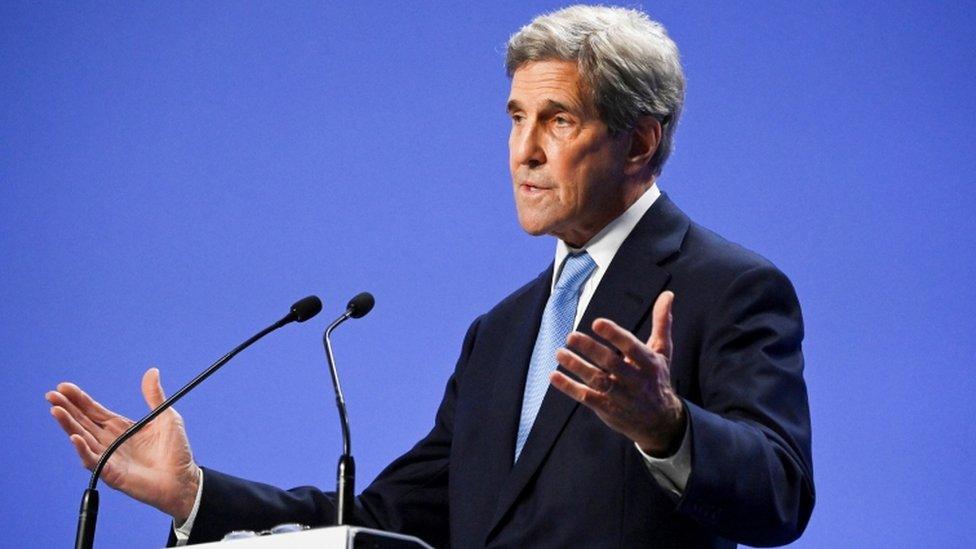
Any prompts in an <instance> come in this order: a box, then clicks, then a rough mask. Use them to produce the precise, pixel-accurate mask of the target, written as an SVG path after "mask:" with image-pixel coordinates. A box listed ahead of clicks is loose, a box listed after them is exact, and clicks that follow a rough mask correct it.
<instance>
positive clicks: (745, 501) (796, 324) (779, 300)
mask: <svg viewBox="0 0 976 549" xmlns="http://www.w3.org/2000/svg"><path fill="white" fill-rule="evenodd" d="M802 339H803V321H802V317H801V314H800V306H799V302H798V301H797V298H796V294H795V292H794V290H793V287H792V285H791V284H790V282H789V280H788V279H787V278H786V277H785V276H784V275H783V274H782V273H781V272H780V271H778V270H777V269H775V268H774V267H772V266H768V265H766V266H760V267H756V268H753V269H751V270H748V271H746V272H744V273H742V274H741V275H739V276H737V277H736V278H735V279H734V280H733V282H732V283H731V284H730V285H729V287H728V288H727V289H726V290H725V292H724V294H723V296H722V298H721V299H720V300H719V302H718V303H717V304H716V307H715V308H714V309H713V312H712V313H711V318H710V319H709V321H708V322H707V326H706V327H705V337H704V339H703V343H702V347H701V354H700V356H699V380H698V381H699V386H700V388H701V405H696V404H694V403H692V402H689V401H687V400H686V401H685V406H686V410H687V412H688V418H689V421H690V425H691V440H692V467H691V476H690V477H689V478H688V484H687V486H686V487H685V493H684V495H683V497H682V498H681V500H680V502H679V505H678V509H679V511H681V512H683V513H685V514H687V515H690V516H692V517H694V518H695V519H696V520H698V521H699V522H701V523H704V524H707V525H709V526H710V527H712V528H714V529H715V531H716V532H717V533H718V534H719V535H721V536H723V537H726V538H728V539H732V540H735V541H737V542H740V543H746V544H749V545H755V546H769V545H780V544H785V543H789V542H790V541H793V540H795V539H796V538H798V537H799V536H800V534H801V533H803V530H804V528H805V527H806V524H807V521H808V520H809V518H810V513H811V511H812V510H813V505H814V488H813V470H812V460H811V450H810V413H809V406H808V403H807V392H806V385H805V383H804V381H803V355H802V351H801V341H802Z"/></svg>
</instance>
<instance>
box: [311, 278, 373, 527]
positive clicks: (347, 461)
mask: <svg viewBox="0 0 976 549" xmlns="http://www.w3.org/2000/svg"><path fill="white" fill-rule="evenodd" d="M375 304H376V300H375V299H373V294H371V293H369V292H362V293H360V294H357V295H356V297H353V298H352V299H350V300H349V304H348V305H346V311H345V312H344V313H342V314H341V315H340V316H339V318H337V319H335V321H334V322H332V324H329V327H328V328H326V329H325V333H324V334H322V343H323V344H324V345H325V358H326V359H327V360H328V361H329V374H331V376H332V387H333V388H334V389H335V399H336V408H338V409H339V423H340V425H341V426H342V455H341V456H339V467H338V470H337V471H336V526H344V525H347V524H349V519H350V517H351V509H352V508H353V506H354V503H353V502H354V498H355V497H356V489H355V485H356V462H355V461H354V460H353V458H352V449H351V448H352V442H351V440H350V436H349V418H348V416H347V415H346V399H345V397H344V396H342V387H340V386H339V373H338V371H336V366H335V357H334V356H333V354H332V340H331V339H330V338H331V336H332V332H333V331H334V330H335V329H336V328H337V327H339V325H340V324H342V323H343V322H345V321H347V320H349V319H350V318H362V317H364V316H366V313H368V312H370V311H372V310H373V305H375Z"/></svg>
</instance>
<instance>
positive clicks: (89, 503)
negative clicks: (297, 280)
mask: <svg viewBox="0 0 976 549" xmlns="http://www.w3.org/2000/svg"><path fill="white" fill-rule="evenodd" d="M356 297H357V298H358V297H359V296H356ZM370 307H372V305H370ZM321 310H322V301H321V300H320V299H319V298H318V297H316V296H314V295H310V296H308V297H304V298H302V299H299V300H298V301H296V302H295V304H294V305H292V306H291V309H290V310H289V311H288V314H286V315H285V316H283V317H282V318H281V319H280V320H278V321H277V322H275V323H274V324H272V325H270V326H268V327H267V328H265V329H263V330H261V331H260V332H258V333H257V334H255V335H253V336H251V338H250V339H248V340H247V341H245V342H244V343H241V344H240V345H238V346H237V347H234V349H233V350H231V351H230V352H229V353H227V354H226V355H224V356H222V357H220V358H219V359H217V362H214V363H213V364H211V365H210V367H209V368H207V369H206V370H204V371H203V372H201V373H200V374H199V375H197V377H195V378H193V379H192V380H190V382H189V383H187V384H186V385H184V386H183V388H181V389H180V390H179V391H176V392H175V393H173V395H172V396H170V397H169V398H167V399H166V400H165V401H163V403H162V404H160V405H159V406H157V407H156V408H155V409H154V410H153V411H151V412H149V413H148V414H147V415H146V417H144V418H142V419H140V420H139V421H137V422H136V423H133V424H132V426H131V427H129V428H128V429H126V430H125V432H124V433H122V434H121V435H119V436H118V438H116V439H115V440H114V441H113V442H112V444H110V445H109V446H108V448H106V449H105V451H104V452H103V453H102V456H101V457H100V458H99V459H98V463H97V464H96V465H95V468H94V469H92V476H91V480H90V481H89V482H88V489H86V490H85V494H84V495H83V496H82V498H81V511H80V513H79V515H78V531H77V532H76V534H75V549H91V547H92V544H93V543H94V541H95V523H96V521H97V520H98V490H96V489H95V485H96V484H98V477H99V476H101V474H102V469H104V468H105V464H106V463H107V462H108V458H109V457H111V456H112V454H113V453H115V451H116V450H118V449H119V446H122V444H123V443H124V442H125V441H126V440H128V439H129V438H130V437H131V436H132V435H134V434H136V433H137V432H138V431H139V430H140V429H142V428H143V427H145V426H146V424H148V423H149V422H150V421H152V420H154V419H156V417H157V416H159V414H161V413H163V412H164V411H166V409H167V408H169V407H170V406H172V405H173V404H175V403H176V401H178V400H179V399H181V398H183V396H184V395H186V394H187V393H188V392H190V391H191V390H192V389H193V388H194V387H196V386H197V385H199V384H201V383H203V380H205V379H207V378H208V377H210V376H211V374H213V373H214V372H216V371H217V370H218V369H219V368H220V367H221V366H223V365H224V364H226V363H227V362H228V361H230V359H232V358H234V356H235V355H237V353H239V352H241V351H243V350H244V349H246V348H248V347H250V346H251V344H252V343H254V342H255V341H257V340H259V339H261V338H262V337H264V336H266V335H268V334H269V333H271V332H273V331H275V330H277V329H278V328H281V327H282V326H284V325H286V324H290V323H292V322H305V321H306V320H308V319H310V318H312V317H313V316H315V315H317V314H318V313H319V311H321ZM367 312H368V309H367ZM363 314H366V313H363Z"/></svg>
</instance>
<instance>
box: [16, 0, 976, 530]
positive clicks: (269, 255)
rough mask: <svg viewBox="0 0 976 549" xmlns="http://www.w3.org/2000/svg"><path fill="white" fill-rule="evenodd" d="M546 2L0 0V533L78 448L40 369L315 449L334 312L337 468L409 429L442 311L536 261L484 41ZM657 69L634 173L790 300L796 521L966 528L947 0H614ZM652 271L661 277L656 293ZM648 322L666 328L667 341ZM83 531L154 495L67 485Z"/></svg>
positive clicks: (44, 513)
mask: <svg viewBox="0 0 976 549" xmlns="http://www.w3.org/2000/svg"><path fill="white" fill-rule="evenodd" d="M561 5H562V4H559V3H555V2H531V1H524V0H523V1H518V2H516V1H506V2H491V3H471V4H461V3H447V2H444V3H440V2H430V3H410V4H408V5H397V4H393V3H389V4H386V3H372V2H358V3H355V6H353V3H345V2H332V3H326V2H313V3H296V2H287V3H278V2H268V3H236V2H213V3H190V2H177V3H145V2H140V3H121V2H120V3H97V4H93V5H81V4H79V3H54V2H51V3H48V2H43V3H42V2H19V1H10V0H8V1H4V2H2V3H0V322H2V325H0V326H2V330H0V368H2V369H0V376H2V379H0V387H2V391H3V403H4V404H3V413H2V414H0V432H2V433H3V434H4V437H5V439H6V440H5V441H4V443H3V444H0V458H2V466H3V468H4V470H5V473H4V475H3V480H2V483H3V486H2V491H0V493H2V496H0V509H2V511H0V512H2V516H3V517H4V526H5V532H4V535H3V536H2V540H3V541H0V545H3V546H11V547H13V546H21V545H22V544H24V543H26V541H27V540H31V542H32V543H33V545H35V546H38V547H57V546H60V547H63V546H67V545H69V544H70V543H71V540H72V539H73V536H74V528H75V521H76V516H77V514H76V513H77V507H78V502H79V499H80V496H81V493H82V491H83V489H84V485H85V483H86V481H87V477H88V475H87V473H86V471H84V470H83V469H82V468H81V467H80V465H79V463H78V459H77V457H76V455H75V454H74V451H73V450H72V448H71V447H70V445H69V444H68V442H67V440H66V437H65V436H64V435H63V433H62V432H61V430H60V429H59V428H58V427H57V425H56V424H55V422H54V421H53V420H52V418H51V417H50V416H49V413H48V406H47V404H46V403H45V402H44V400H43V394H44V392H45V391H47V390H49V389H52V388H53V387H54V386H55V385H56V384H57V383H58V382H60V381H62V380H73V381H75V382H77V383H78V384H79V385H81V386H82V387H84V388H86V389H89V390H90V392H92V393H93V394H94V395H95V396H96V398H98V399H99V400H100V401H102V402H103V403H105V404H106V405H109V406H111V407H113V408H114V409H116V410H118V411H120V412H122V413H124V414H126V415H128V416H130V417H138V416H141V415H142V414H143V413H144V412H145V410H146V406H145V404H144V402H143V401H142V398H141V396H140V394H139V390H138V387H139V380H140V377H141V375H142V372H143V371H144V370H145V369H146V368H147V367H148V366H150V365H155V366H158V367H160V368H161V370H162V374H163V382H164V385H165V386H166V387H167V388H168V389H169V390H170V391H172V390H174V389H175V388H177V387H178V386H179V385H182V384H183V383H184V382H186V381H187V380H189V379H190V378H191V377H192V376H193V375H194V374H195V373H196V372H197V371H199V370H200V369H202V368H203V367H205V366H206V365H207V364H209V363H210V362H211V361H213V360H214V359H215V358H217V357H218V356H220V355H221V354H223V353H224V352H225V351H226V350H227V349H229V348H230V347H232V346H234V345H236V344H237V343H238V342H239V341H241V340H243V339H244V338H246V337H247V336H249V335H250V334H251V333H253V332H255V331H257V330H258V329H260V328H261V327H263V326H264V325H266V324H268V323H270V322H271V321H273V320H275V319H277V318H278V317H279V316H280V315H282V314H284V312H285V311H286V308H287V306H288V305H289V304H291V303H292V302H293V301H294V300H295V299H297V298H299V297H301V296H303V295H306V294H309V293H317V294H319V295H321V296H322V297H323V299H324V301H325V303H326V308H325V312H324V313H323V315H322V317H321V318H316V319H315V320H313V321H311V322H309V323H307V324H302V325H293V326H289V327H288V328H286V329H284V330H282V331H281V332H280V333H278V334H275V335H274V336H272V337H270V338H268V339H266V340H264V341H262V342H261V343H259V344H258V345H257V346H255V347H254V348H252V349H250V350H248V351H247V352H245V353H244V354H243V355H241V356H240V357H239V358H238V359H236V360H235V361H234V362H232V363H231V364H229V365H228V366H227V367H226V368H225V369H224V370H222V371H221V372H220V373H219V374H217V375H216V376H215V377H214V378H212V379H211V380H210V381H208V382H207V383H206V384H205V385H203V386H201V387H200V388H199V389H198V390H197V391H196V392H195V393H193V394H192V395H190V396H189V397H188V398H187V399H186V400H185V401H184V402H183V403H181V404H180V405H179V407H178V408H179V410H180V412H181V413H182V414H183V416H184V418H185V419H186V422H187V425H188V429H189V434H190V437H191V441H192V444H193V450H194V452H195V455H196V457H197V459H198V460H199V461H200V462H201V463H202V464H204V465H208V466H212V467H215V468H218V469H222V470H225V471H228V472H232V473H235V474H238V475H240V476H244V477H249V478H253V479H259V480H264V481H266V482H270V483H273V484H277V485H281V486H286V487H288V486H295V485H300V484H314V485H318V486H322V487H329V486H331V485H332V483H333V482H334V474H335V473H334V467H335V459H336V456H337V455H338V453H339V450H340V444H339V429H338V426H337V419H336V413H335V410H334V406H333V400H332V397H331V396H330V391H331V389H330V387H329V381H328V375H327V372H326V368H325V361H324V356H323V351H322V348H321V343H320V336H321V331H322V329H323V328H324V326H325V324H326V322H327V318H326V317H330V318H331V317H334V316H335V315H337V314H338V313H339V312H340V311H341V310H342V308H343V307H344V304H345V302H346V300H347V299H348V298H349V297H350V296H352V295H353V294H355V293H357V292H359V291H361V290H369V291H371V292H373V293H374V294H375V295H376V298H377V306H376V309H375V310H374V312H373V313H372V314H370V315H369V316H368V317H366V318H364V319H362V320H359V321H355V322H350V323H349V324H348V325H346V326H344V327H343V328H342V329H341V331H340V332H337V334H336V336H335V344H336V346H337V358H338V361H339V366H340V369H341V373H342V375H343V379H344V382H345V389H346V396H347V399H348V401H349V412H350V417H351V420H352V426H353V434H354V440H353V443H354V449H355V452H356V455H357V457H358V461H359V469H360V470H359V485H360V487H363V486H365V485H366V483H368V482H369V481H370V480H371V479H372V478H373V477H374V476H375V475H376V474H377V473H378V472H379V471H380V469H381V468H382V467H383V466H384V465H385V464H387V463H388V462H389V461H391V460H392V459H393V458H394V457H396V456H397V455H399V454H400V453H402V452H403V451H405V450H406V449H407V448H409V447H410V446H411V445H412V444H413V443H414V442H415V441H416V440H417V439H418V438H420V437H421V436H422V435H423V434H425V433H426V431H427V430H428V429H429V428H430V426H431V425H432V422H433V414H434V410H435V408H436V406H437V404H438V402H439V400H440V397H441V393H442V390H443V385H444V382H445V381H446V379H447V377H448V376H449V374H450V372H451V370H452V368H453V365H454V360H455V358H456V356H457V353H458V351H459V348H460V343H461V338H462V335H463V333H464V331H465V329H466V328H467V326H468V324H469V323H470V321H471V320H472V319H474V317H475V316H477V315H478V314H480V313H481V312H483V311H485V310H486V309H487V308H489V307H490V306H491V305H493V304H494V303H495V302H496V301H498V300H499V299H500V298H502V297H503V296H505V295H507V294H508V293H509V292H510V291H511V290H513V289H514V288H516V287H518V286H520V285H521V284H522V283H523V282H524V281H526V280H528V279H529V278H530V277H532V276H534V275H535V274H537V273H538V272H539V271H541V270H542V269H543V268H545V266H546V265H547V264H548V262H549V261H550V260H551V254H552V250H553V245H554V244H553V240H552V239H551V238H548V237H543V238H532V237H529V236H527V235H525V234H524V233H523V232H522V231H521V230H520V228H519V227H518V224H517V222H516V218H515V214H514V207H513V201H512V198H511V189H510V181H509V176H508V169H507V146H506V142H507V132H508V126H509V122H508V120H507V117H506V115H505V112H504V104H505V99H506V96H507V92H508V85H509V82H508V79H507V78H506V77H505V74H504V70H503V67H502V65H503V52H504V43H505V40H506V39H507V37H508V36H509V34H510V33H512V32H514V31H515V30H517V29H518V27H519V26H521V25H523V24H525V23H527V22H528V21H529V20H530V19H531V18H532V17H533V16H534V15H536V14H538V13H540V12H542V11H548V10H551V9H554V8H557V7H560V6H561ZM644 8H646V9H647V10H648V11H649V12H650V13H651V15H652V16H653V17H655V18H656V19H659V20H660V21H662V22H663V23H664V24H665V25H666V26H667V27H668V29H669V31H670V33H671V35H672V36H673V37H674V39H675V40H676V41H677V43H678V45H679V47H680V48H681V51H682V55H683V60H684V65H685V70H686V72H687V79H688V93H687V103H686V108H685V112H684V117H683V118H682V120H681V123H680V126H679V129H678V134H677V142H676V151H675V153H674V156H673V157H672V159H671V161H670V162H669V163H668V165H667V166H666V168H665V171H664V174H663V176H662V178H661V180H660V187H661V188H662V189H663V190H664V191H666V192H668V193H669V194H670V195H671V196H672V198H673V199H674V200H675V201H676V202H677V203H678V204H679V205H680V206H681V207H682V208H683V209H685V211H686V212H688V213H689V214H690V215H691V216H692V217H693V218H694V219H696V220H697V221H699V222H701V223H702V224H704V225H706V226H708V227H710V228H712V229H714V230H716V231H718V232H719V233H721V234H723V235H725V236H726V237H728V238H730V239H732V240H735V241H737V242H740V243H742V244H744V245H746V246H747V247H750V248H752V249H754V250H756V251H758V252H760V253H762V254H763V255H765V256H767V257H768V258H770V259H771V260H772V261H774V262H775V263H776V264H777V265H779V266H780V268H782V269H783V270H784V271H785V272H786V273H787V274H788V275H789V276H790V277H791V278H792V280H793V281H794V283H795V285H796V288H797V291H798V293H799V295H800V299H801V302H802V304H803V307H804V313H805V317H806V322H807V337H806V341H805V352H806V357H807V381H808V383H809V391H810V400H811V406H812V414H813V426H814V456H815V457H814V466H815V473H816V483H817V492H818V493H817V500H818V501H817V507H816V509H815V511H814V514H813V518H812V521H811V523H810V526H809V528H808V531H807V533H806V535H805V536H804V537H803V538H801V540H800V541H799V542H797V543H796V544H795V546H797V547H838V546H847V547H921V546H931V547H964V546H970V545H971V544H972V542H973V541H972V540H973V539H974V537H976V512H974V509H976V498H974V496H973V491H972V486H973V478H976V455H974V451H976V443H974V441H976V427H974V418H976V405H974V399H973V393H974V391H976V383H974V373H973V372H974V367H976V341H974V337H973V332H974V328H976V326H974V321H973V314H974V308H976V284H974V280H976V257H974V255H976V254H974V251H973V248H974V246H973V234H974V233H976V220H974V219H976V215H974V213H973V212H974V206H976V200H974V198H976V191H974V186H976V175H974V174H976V155H974V153H973V150H974V147H973V142H974V141H976V115H974V110H973V102H974V100H976V77H974V74H976V55H974V54H973V39H974V35H973V29H974V28H976V6H974V4H973V3H972V2H938V3H936V2H918V3H912V2H817V3H812V2H811V3H807V2H744V3H726V2H711V3H685V2H670V1H667V2H665V1H662V2H653V3H651V2H647V3H645V4H644ZM677 298H678V299H681V296H678V297H677ZM675 344H676V345H681V342H680V341H677V342H675ZM102 497H103V501H102V506H101V517H100V522H99V526H98V535H97V539H96V542H97V545H98V546H99V547H154V546H159V545H162V544H163V542H164V541H165V536H166V530H167V528H168V524H169V520H168V519H167V518H166V517H164V516H163V515H161V514H160V513H158V512H156V511H154V510H152V509H149V508H146V507H144V506H143V505H140V504H138V503H135V502H133V501H131V500H128V499H127V498H125V497H124V496H121V495H120V494H118V493H116V492H114V491H112V490H110V489H107V488H104V489H103V490H102Z"/></svg>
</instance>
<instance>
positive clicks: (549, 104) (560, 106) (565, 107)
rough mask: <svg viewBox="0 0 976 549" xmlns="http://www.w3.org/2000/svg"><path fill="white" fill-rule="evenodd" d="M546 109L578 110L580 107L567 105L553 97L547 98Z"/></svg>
mask: <svg viewBox="0 0 976 549" xmlns="http://www.w3.org/2000/svg"><path fill="white" fill-rule="evenodd" d="M545 110H547V111H566V112H576V111H577V110H578V109H574V108H573V107H570V106H569V105H566V104H565V103H560V102H559V101H555V100H552V99H547V100H546V108H545Z"/></svg>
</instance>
